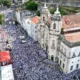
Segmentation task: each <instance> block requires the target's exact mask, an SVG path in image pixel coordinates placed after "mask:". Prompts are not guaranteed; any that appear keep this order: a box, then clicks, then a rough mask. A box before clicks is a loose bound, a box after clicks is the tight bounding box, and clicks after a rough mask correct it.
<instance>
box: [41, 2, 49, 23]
mask: <svg viewBox="0 0 80 80" xmlns="http://www.w3.org/2000/svg"><path fill="white" fill-rule="evenodd" d="M49 17H50V11H49V10H48V7H47V6H46V2H45V3H44V7H43V8H42V10H41V21H42V22H44V21H47V20H48V19H49Z"/></svg>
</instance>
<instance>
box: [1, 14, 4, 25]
mask: <svg viewBox="0 0 80 80" xmlns="http://www.w3.org/2000/svg"><path fill="white" fill-rule="evenodd" d="M3 21H4V15H3V14H0V24H3Z"/></svg>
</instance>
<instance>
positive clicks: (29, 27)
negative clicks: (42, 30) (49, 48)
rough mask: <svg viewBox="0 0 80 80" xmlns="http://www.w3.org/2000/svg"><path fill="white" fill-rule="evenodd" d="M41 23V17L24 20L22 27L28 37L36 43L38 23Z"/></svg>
mask: <svg viewBox="0 0 80 80" xmlns="http://www.w3.org/2000/svg"><path fill="white" fill-rule="evenodd" d="M38 21H39V17H38V16H35V17H32V18H29V17H28V18H27V19H26V18H24V19H23V20H22V27H23V28H24V30H26V31H27V33H28V35H29V36H30V37H32V38H33V39H34V40H35V41H37V28H36V27H37V23H38Z"/></svg>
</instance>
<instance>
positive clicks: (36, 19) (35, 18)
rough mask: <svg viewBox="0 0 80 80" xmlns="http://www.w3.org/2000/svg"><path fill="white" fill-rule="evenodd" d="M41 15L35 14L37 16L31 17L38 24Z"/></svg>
mask: <svg viewBox="0 0 80 80" xmlns="http://www.w3.org/2000/svg"><path fill="white" fill-rule="evenodd" d="M39 18H40V17H39V16H35V17H33V18H32V19H31V21H32V22H33V23H35V24H37V23H38V22H39Z"/></svg>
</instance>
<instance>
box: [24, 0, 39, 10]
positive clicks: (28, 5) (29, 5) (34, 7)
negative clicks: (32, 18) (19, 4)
mask: <svg viewBox="0 0 80 80" xmlns="http://www.w3.org/2000/svg"><path fill="white" fill-rule="evenodd" d="M24 7H25V9H28V10H37V7H38V4H37V3H36V2H35V1H34V0H29V1H28V2H26V3H25V4H24Z"/></svg>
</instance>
